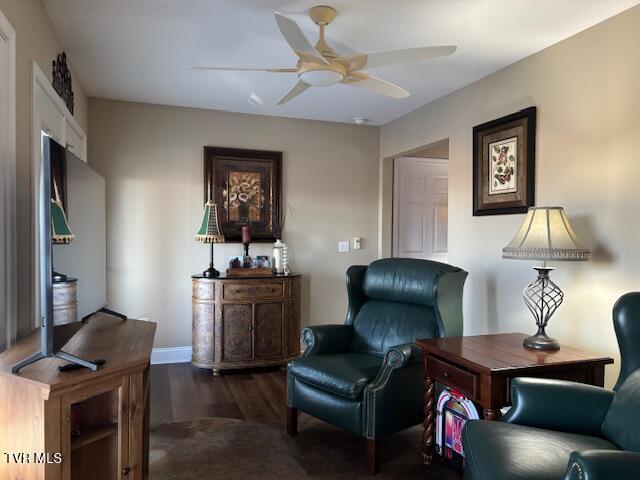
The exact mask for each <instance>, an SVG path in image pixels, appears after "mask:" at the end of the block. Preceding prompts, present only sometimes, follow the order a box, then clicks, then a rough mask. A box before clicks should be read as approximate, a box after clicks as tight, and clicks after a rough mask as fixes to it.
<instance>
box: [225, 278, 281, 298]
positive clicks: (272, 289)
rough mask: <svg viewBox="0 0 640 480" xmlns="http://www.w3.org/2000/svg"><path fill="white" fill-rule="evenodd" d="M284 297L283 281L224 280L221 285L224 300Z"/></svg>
mask: <svg viewBox="0 0 640 480" xmlns="http://www.w3.org/2000/svg"><path fill="white" fill-rule="evenodd" d="M282 297H284V282H282V281H277V282H260V283H255V284H251V283H250V284H247V283H231V282H225V283H224V284H223V285H222V298H223V299H224V300H249V299H252V300H257V299H276V298H282Z"/></svg>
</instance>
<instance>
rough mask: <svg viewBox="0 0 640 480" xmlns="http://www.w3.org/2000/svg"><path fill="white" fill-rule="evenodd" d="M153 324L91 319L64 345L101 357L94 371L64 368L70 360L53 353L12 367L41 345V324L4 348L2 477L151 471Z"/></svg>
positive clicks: (0, 370) (108, 477) (97, 477)
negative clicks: (16, 368) (19, 367)
mask: <svg viewBox="0 0 640 480" xmlns="http://www.w3.org/2000/svg"><path fill="white" fill-rule="evenodd" d="M155 330H156V325H155V323H150V322H142V321H138V320H120V319H117V318H114V317H111V316H108V315H103V314H99V315H96V316H95V317H94V318H92V319H91V320H89V322H88V323H87V324H86V325H85V326H84V327H83V328H82V329H80V330H79V331H78V333H76V335H75V336H74V337H73V338H71V340H69V342H68V343H67V344H66V345H65V347H64V350H65V351H66V352H68V353H71V354H73V355H77V356H80V357H83V358H87V359H90V360H95V359H99V358H102V359H104V360H105V362H106V363H105V364H104V365H103V366H102V367H100V369H99V370H98V371H97V372H92V371H90V370H88V369H84V368H83V369H79V370H71V371H67V372H60V371H59V370H58V366H60V365H64V364H65V363H66V362H64V361H62V360H59V359H57V358H54V357H49V358H45V359H43V360H40V361H39V362H36V363H34V364H32V365H29V366H27V367H25V368H23V369H22V370H20V373H19V374H12V373H11V366H12V365H13V364H15V363H16V362H18V361H19V360H21V359H23V358H25V357H27V356H29V355H30V354H33V353H35V352H37V351H38V349H39V347H40V343H39V340H40V338H39V337H40V332H39V331H35V332H34V333H32V334H31V335H29V336H27V337H25V338H24V339H22V340H21V341H19V342H18V343H17V344H15V345H14V346H12V347H11V348H9V349H8V350H6V351H5V352H3V353H2V354H0V454H1V455H3V456H2V458H0V479H2V480H4V479H7V480H14V479H15V480H17V479H20V480H86V479H91V480H114V479H119V480H125V479H126V480H132V479H135V480H141V479H146V478H148V461H149V359H150V355H151V348H152V346H153V337H154V334H155ZM7 455H8V456H7Z"/></svg>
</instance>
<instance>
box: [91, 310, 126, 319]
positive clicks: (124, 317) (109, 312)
mask: <svg viewBox="0 0 640 480" xmlns="http://www.w3.org/2000/svg"><path fill="white" fill-rule="evenodd" d="M98 312H100V313H106V314H108V315H113V316H114V317H118V318H119V319H120V320H127V316H126V315H125V314H123V313H120V312H116V311H115V310H109V309H108V308H104V307H103V308H101V309H100V310H98Z"/></svg>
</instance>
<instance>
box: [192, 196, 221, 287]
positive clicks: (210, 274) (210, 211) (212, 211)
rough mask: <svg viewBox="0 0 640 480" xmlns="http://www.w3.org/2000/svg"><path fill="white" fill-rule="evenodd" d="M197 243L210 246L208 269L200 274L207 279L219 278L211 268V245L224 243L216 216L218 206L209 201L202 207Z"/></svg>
mask: <svg viewBox="0 0 640 480" xmlns="http://www.w3.org/2000/svg"><path fill="white" fill-rule="evenodd" d="M195 238H196V240H197V241H198V242H202V243H209V244H211V261H210V263H209V268H208V269H206V270H205V271H204V272H202V275H203V276H205V277H207V278H215V277H218V276H220V272H219V271H218V270H216V269H215V268H214V266H213V244H214V243H224V235H223V233H222V229H221V228H220V215H219V214H218V205H217V204H215V203H213V201H212V200H209V201H208V202H207V203H206V204H205V205H204V212H203V214H202V222H201V223H200V228H199V229H198V231H197V232H196V236H195Z"/></svg>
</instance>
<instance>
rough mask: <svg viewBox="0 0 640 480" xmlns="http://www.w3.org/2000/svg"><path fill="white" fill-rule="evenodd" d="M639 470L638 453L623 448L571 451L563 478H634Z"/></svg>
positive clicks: (639, 454)
mask: <svg viewBox="0 0 640 480" xmlns="http://www.w3.org/2000/svg"><path fill="white" fill-rule="evenodd" d="M638 472H640V453H636V452H629V451H624V450H584V451H581V452H573V453H572V454H571V457H570V458H569V466H568V467H567V471H566V472H565V476H564V480H609V479H611V478H615V479H616V480H634V479H637V478H638Z"/></svg>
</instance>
